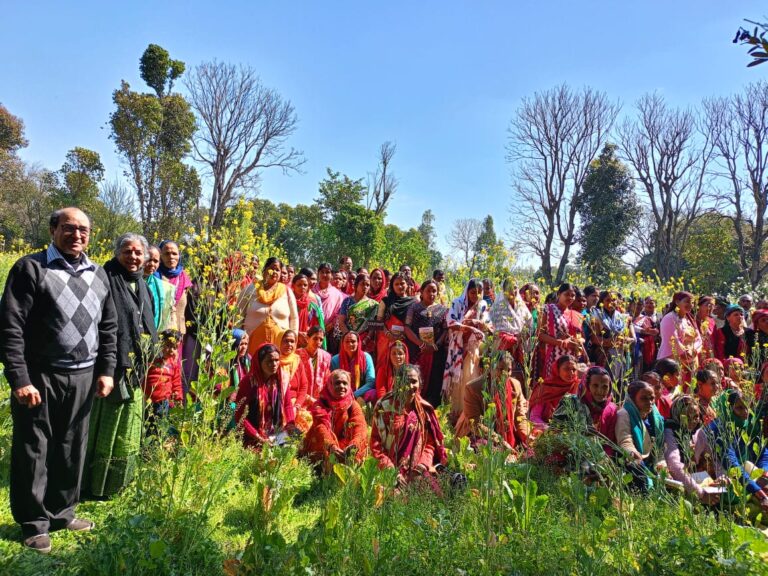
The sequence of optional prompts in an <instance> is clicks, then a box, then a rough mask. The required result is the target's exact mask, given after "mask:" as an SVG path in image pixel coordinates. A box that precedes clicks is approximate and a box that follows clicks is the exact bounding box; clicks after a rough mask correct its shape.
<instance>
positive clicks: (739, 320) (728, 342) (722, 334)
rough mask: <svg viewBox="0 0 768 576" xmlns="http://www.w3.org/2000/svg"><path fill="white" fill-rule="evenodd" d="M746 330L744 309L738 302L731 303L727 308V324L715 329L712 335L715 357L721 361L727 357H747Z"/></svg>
mask: <svg viewBox="0 0 768 576" xmlns="http://www.w3.org/2000/svg"><path fill="white" fill-rule="evenodd" d="M745 332H746V331H745V328H744V310H743V309H742V307H741V306H739V305H738V304H731V305H730V306H728V307H727V308H726V309H725V324H724V325H723V327H722V328H718V329H717V330H715V332H714V335H713V337H712V340H713V342H712V346H713V348H714V351H715V358H717V359H718V360H720V361H721V362H723V361H725V360H726V358H746V357H747V352H748V349H747V340H746V338H745Z"/></svg>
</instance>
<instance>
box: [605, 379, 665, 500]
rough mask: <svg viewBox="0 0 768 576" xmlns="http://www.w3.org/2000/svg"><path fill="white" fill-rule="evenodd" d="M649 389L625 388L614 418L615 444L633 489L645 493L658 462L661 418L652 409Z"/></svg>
mask: <svg viewBox="0 0 768 576" xmlns="http://www.w3.org/2000/svg"><path fill="white" fill-rule="evenodd" d="M654 400H655V395H654V392H653V387H652V386H651V385H650V384H648V383H647V382H643V381H642V380H635V381H634V382H632V384H630V385H629V387H628V388H627V399H626V400H624V405H623V406H622V408H621V410H619V411H618V413H617V414H616V444H617V445H618V446H619V448H621V449H623V450H624V451H625V452H626V453H627V455H628V457H629V460H628V464H627V468H628V470H629V472H630V473H631V474H632V476H633V477H634V481H633V482H632V485H633V487H635V488H637V489H639V490H640V491H642V492H646V491H647V490H648V489H649V488H651V487H653V477H654V476H655V466H656V462H657V461H658V460H659V458H661V455H662V446H663V441H664V418H662V416H661V414H659V411H658V410H657V409H656V404H655V402H654Z"/></svg>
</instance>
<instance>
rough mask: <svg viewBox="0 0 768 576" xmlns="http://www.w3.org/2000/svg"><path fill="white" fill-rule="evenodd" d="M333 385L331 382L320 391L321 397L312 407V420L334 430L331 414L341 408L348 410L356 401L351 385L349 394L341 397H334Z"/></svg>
mask: <svg viewBox="0 0 768 576" xmlns="http://www.w3.org/2000/svg"><path fill="white" fill-rule="evenodd" d="M331 387H332V386H331V384H330V383H329V384H328V385H327V386H325V387H324V388H323V390H322V391H321V392H320V398H318V399H317V401H316V402H315V403H314V404H313V405H312V408H311V409H310V412H311V414H312V420H313V421H314V422H318V423H321V424H323V425H325V426H326V427H327V428H328V429H329V430H333V426H332V423H331V414H333V412H337V411H339V410H347V409H348V408H349V407H350V405H351V404H352V402H354V401H355V397H354V394H353V393H352V387H351V386H350V387H349V392H348V393H347V395H346V396H344V397H343V398H339V399H336V398H334V397H333V393H332V392H331Z"/></svg>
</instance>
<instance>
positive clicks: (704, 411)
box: [693, 370, 720, 426]
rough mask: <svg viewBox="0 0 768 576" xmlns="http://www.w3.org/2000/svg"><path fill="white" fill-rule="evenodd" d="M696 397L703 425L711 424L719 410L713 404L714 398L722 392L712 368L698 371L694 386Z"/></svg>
mask: <svg viewBox="0 0 768 576" xmlns="http://www.w3.org/2000/svg"><path fill="white" fill-rule="evenodd" d="M693 391H694V394H695V396H694V399H695V400H696V402H697V404H698V405H699V416H700V419H701V425H702V426H709V424H710V423H711V422H712V421H713V420H714V419H715V418H717V412H716V411H715V407H714V406H713V403H712V400H714V398H715V396H717V395H718V393H719V392H720V386H719V385H718V383H717V375H716V374H715V373H714V372H712V371H711V370H699V371H697V372H696V386H695V388H694V390H693Z"/></svg>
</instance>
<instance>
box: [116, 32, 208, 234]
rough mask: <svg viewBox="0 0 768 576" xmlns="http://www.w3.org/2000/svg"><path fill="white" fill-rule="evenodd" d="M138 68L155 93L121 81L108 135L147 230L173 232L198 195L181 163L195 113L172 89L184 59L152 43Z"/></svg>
mask: <svg viewBox="0 0 768 576" xmlns="http://www.w3.org/2000/svg"><path fill="white" fill-rule="evenodd" d="M140 69H141V77H142V79H143V80H144V81H145V82H146V83H147V85H148V86H149V87H150V88H152V90H153V93H140V92H136V91H134V90H131V87H130V85H129V84H128V83H127V82H125V81H123V82H122V83H121V86H120V88H119V89H118V90H115V92H114V93H113V96H112V99H113V101H114V103H115V111H114V112H113V113H112V115H111V116H110V125H111V127H112V134H111V138H112V140H113V141H114V142H115V145H116V146H117V150H118V152H119V153H120V154H121V155H122V157H123V159H124V160H125V163H126V165H127V170H126V176H128V177H129V178H130V180H131V183H132V185H133V187H134V189H135V191H136V195H137V199H138V204H139V214H140V218H141V223H142V226H143V228H144V232H145V234H147V235H148V236H151V235H152V234H153V233H157V234H160V235H169V236H170V235H177V234H178V233H179V232H180V231H181V229H182V226H183V223H184V220H185V216H186V215H188V214H189V213H191V212H192V211H193V210H194V208H195V207H196V205H197V203H198V201H199V198H200V179H199V177H198V175H197V172H196V171H195V169H194V168H193V167H191V166H188V165H186V164H184V163H183V159H184V158H185V157H186V156H187V155H188V154H189V152H190V150H191V146H192V144H191V142H192V135H193V134H194V132H195V117H194V114H193V113H192V110H191V108H190V105H189V103H188V102H187V101H186V100H185V99H184V97H183V96H181V95H180V94H176V93H173V92H172V89H173V83H174V81H175V80H177V79H178V78H179V77H180V76H181V74H182V73H183V72H184V63H183V62H181V61H179V60H173V59H171V58H170V56H169V55H168V53H167V51H165V50H164V49H163V48H161V47H160V46H157V45H156V44H150V45H149V47H148V48H147V49H146V50H145V51H144V54H143V55H142V57H141V61H140Z"/></svg>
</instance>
